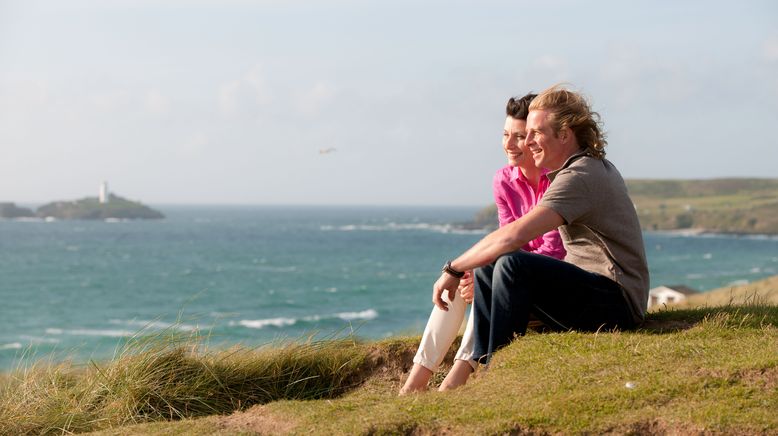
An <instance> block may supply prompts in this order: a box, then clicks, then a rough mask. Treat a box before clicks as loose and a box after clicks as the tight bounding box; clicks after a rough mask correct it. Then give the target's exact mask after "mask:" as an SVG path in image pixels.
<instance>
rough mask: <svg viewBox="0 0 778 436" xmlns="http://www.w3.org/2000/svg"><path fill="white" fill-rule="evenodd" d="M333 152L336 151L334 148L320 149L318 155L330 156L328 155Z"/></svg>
mask: <svg viewBox="0 0 778 436" xmlns="http://www.w3.org/2000/svg"><path fill="white" fill-rule="evenodd" d="M335 150H337V148H335V147H329V148H320V149H319V154H330V153H332V152H333V151H335Z"/></svg>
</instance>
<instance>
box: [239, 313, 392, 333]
mask: <svg viewBox="0 0 778 436" xmlns="http://www.w3.org/2000/svg"><path fill="white" fill-rule="evenodd" d="M375 318H378V311H376V310H375V309H366V310H362V311H359V312H340V313H333V314H329V315H310V316H304V317H300V318H286V317H278V318H267V319H243V320H240V321H230V323H229V325H230V326H243V327H246V328H251V329H263V328H265V327H277V328H283V327H289V326H293V325H295V324H299V323H313V322H319V321H326V320H335V319H340V320H342V321H357V320H365V321H368V320H371V319H375Z"/></svg>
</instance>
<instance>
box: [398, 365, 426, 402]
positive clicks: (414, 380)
mask: <svg viewBox="0 0 778 436" xmlns="http://www.w3.org/2000/svg"><path fill="white" fill-rule="evenodd" d="M430 378H432V371H430V370H429V369H427V368H425V367H423V366H421V365H419V364H418V363H414V364H413V368H411V373H410V374H408V379H407V380H405V385H404V386H403V387H402V389H400V395H408V394H410V393H413V392H420V391H426V390H427V383H429V381H430Z"/></svg>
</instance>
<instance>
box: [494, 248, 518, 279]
mask: <svg viewBox="0 0 778 436" xmlns="http://www.w3.org/2000/svg"><path fill="white" fill-rule="evenodd" d="M526 255H527V253H526V252H524V251H517V252H515V253H508V254H504V255H502V256H500V257H498V258H497V261H496V262H494V272H493V273H492V276H493V277H494V276H496V275H498V274H504V275H508V276H515V275H516V274H517V273H519V272H520V271H521V267H522V265H523V264H524V257H525V256H526Z"/></svg>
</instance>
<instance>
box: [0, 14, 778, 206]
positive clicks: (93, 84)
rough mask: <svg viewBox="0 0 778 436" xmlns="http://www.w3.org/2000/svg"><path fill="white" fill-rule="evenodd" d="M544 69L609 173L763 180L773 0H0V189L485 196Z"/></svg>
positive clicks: (168, 194)
mask: <svg viewBox="0 0 778 436" xmlns="http://www.w3.org/2000/svg"><path fill="white" fill-rule="evenodd" d="M559 82H565V83H569V84H570V86H572V88H573V89H575V90H578V91H580V92H582V93H584V94H585V95H587V96H588V98H589V100H590V102H591V105H592V107H593V109H594V110H596V111H598V112H599V113H600V114H601V116H602V118H603V121H604V123H605V129H606V131H607V133H608V140H609V145H608V148H607V151H608V158H609V159H610V160H611V161H612V162H613V163H614V164H615V165H616V166H617V167H618V168H619V170H620V171H621V173H622V175H623V176H624V177H625V178H628V179H630V178H631V179H635V178H649V179H667V178H682V179H692V178H695V179H698V178H716V177H777V176H778V171H776V169H775V168H776V163H775V161H776V158H778V152H776V148H778V147H777V146H778V140H776V132H775V126H776V121H778V3H776V2H774V1H749V2H732V1H634V2H624V1H597V2H586V1H556V0H551V1H542V2H540V1H533V2H529V1H521V0H513V1H490V0H487V1H479V2H475V1H473V2H464V1H456V0H449V1H426V2H421V1H406V0H391V1H369V0H367V1H358V0H354V1H350V0H339V1H326V0H286V1H282V0H265V1H262V0H257V1H238V0H192V1H183V0H155V1H150V0H148V1H147V0H132V1H130V0H112V1H86V0H71V1H67V2H63V1H57V0H53V1H37V0H23V1H22V0H19V1H7V0H0V202H3V201H12V202H16V203H20V204H35V203H44V202H48V201H52V200H62V199H76V198H82V197H85V196H96V195H97V190H98V187H99V184H100V182H102V181H103V180H106V181H108V184H109V187H110V188H111V190H112V191H114V192H115V193H117V194H119V195H122V196H124V197H128V198H130V199H134V200H141V201H143V202H145V203H149V204H225V205H228V204H229V205H244V204H245V205H252V204H258V205H259V204H268V205H328V204H331V205H468V206H470V205H473V206H478V205H486V204H489V203H490V202H491V201H492V194H491V180H492V177H493V175H494V173H495V171H496V170H497V169H499V168H500V167H502V166H504V165H505V164H506V159H505V156H504V154H503V151H502V148H501V135H502V126H503V123H504V119H505V112H504V110H505V103H506V101H507V99H508V98H509V97H511V96H520V95H523V94H525V93H526V92H529V91H535V92H538V91H541V90H543V89H545V88H547V87H549V86H551V85H554V84H556V83H559ZM328 149H333V150H331V151H330V152H329V153H321V152H320V151H321V150H328Z"/></svg>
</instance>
